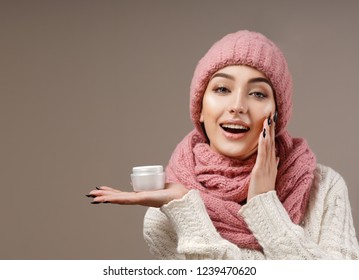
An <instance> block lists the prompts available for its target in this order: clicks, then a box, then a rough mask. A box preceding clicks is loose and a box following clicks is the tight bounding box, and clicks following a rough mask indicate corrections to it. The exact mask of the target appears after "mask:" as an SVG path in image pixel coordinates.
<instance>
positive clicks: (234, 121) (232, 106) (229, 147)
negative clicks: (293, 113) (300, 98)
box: [200, 65, 275, 159]
mask: <svg viewBox="0 0 359 280" xmlns="http://www.w3.org/2000/svg"><path fill="white" fill-rule="evenodd" d="M274 113H275V99H274V92H273V90H272V87H271V86H270V82H269V80H268V79H267V78H266V77H265V76H264V75H263V73H262V72H260V71H258V70H256V69H253V68H251V67H248V66H244V65H236V66H227V67H225V68H222V69H220V70H219V71H217V72H216V73H214V74H213V76H212V77H211V79H210V81H209V83H208V86H207V89H206V91H205V93H204V96H203V102H202V111H201V117H200V121H201V122H202V123H203V124H204V127H205V130H206V133H207V136H208V138H209V142H210V147H211V149H213V150H214V151H216V152H218V153H220V154H222V155H225V156H228V157H231V158H237V159H246V158H248V157H249V156H250V155H252V154H253V153H254V152H255V151H256V150H257V146H258V137H259V134H260V133H261V132H262V130H263V122H264V120H266V119H268V117H269V116H271V118H273V115H274Z"/></svg>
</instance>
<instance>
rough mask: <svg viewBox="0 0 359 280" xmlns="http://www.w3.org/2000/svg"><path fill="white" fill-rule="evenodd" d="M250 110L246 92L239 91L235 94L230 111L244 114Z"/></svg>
mask: <svg viewBox="0 0 359 280" xmlns="http://www.w3.org/2000/svg"><path fill="white" fill-rule="evenodd" d="M247 111H248V104H247V100H246V96H245V94H243V92H238V93H236V94H234V95H233V98H232V100H231V103H230V106H229V112H230V113H232V114H244V113H247Z"/></svg>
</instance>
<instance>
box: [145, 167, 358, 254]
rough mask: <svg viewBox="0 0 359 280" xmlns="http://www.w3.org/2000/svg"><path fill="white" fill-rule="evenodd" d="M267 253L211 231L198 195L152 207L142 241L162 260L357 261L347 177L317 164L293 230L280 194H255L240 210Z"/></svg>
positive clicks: (195, 192)
mask: <svg viewBox="0 0 359 280" xmlns="http://www.w3.org/2000/svg"><path fill="white" fill-rule="evenodd" d="M238 215H242V216H243V217H244V219H245V221H246V223H247V224H248V226H249V228H250V230H251V231H252V232H253V234H254V236H255V237H256V238H257V240H258V242H259V243H260V245H261V246H262V248H263V251H256V250H249V249H243V248H239V247H237V246H236V245H235V244H233V243H230V242H229V241H227V240H225V239H223V238H222V237H221V236H220V235H219V233H218V232H217V231H216V229H215V227H214V226H213V224H212V222H211V220H210V218H209V216H208V214H207V211H206V209H205V206H204V204H203V202H202V199H201V197H200V195H199V192H198V191H196V190H191V191H190V192H188V194H186V195H185V196H184V197H183V198H182V199H180V200H174V201H171V202H170V203H168V204H166V205H164V206H162V207H161V208H160V209H158V208H149V209H148V211H147V213H146V216H145V220H144V238H145V240H146V242H147V244H148V245H149V247H150V251H151V253H152V254H153V255H154V256H156V257H157V258H160V259H359V247H358V241H357V238H356V235H355V230H354V226H353V219H352V214H351V209H350V204H349V199H348V192H347V187H346V184H345V182H344V180H343V178H342V177H341V176H340V175H339V174H338V173H337V172H335V171H334V170H333V169H331V168H329V167H325V166H323V165H318V167H317V169H316V171H315V179H314V182H313V187H312V190H311V194H310V201H309V205H308V209H307V211H306V215H305V218H304V221H303V223H302V224H301V225H295V224H293V223H292V221H291V220H290V218H289V216H288V214H287V212H286V210H285V209H284V207H283V206H282V204H281V202H280V201H279V199H278V197H277V195H276V192H275V191H270V192H268V193H265V194H261V195H257V196H255V197H254V198H252V199H251V200H250V201H249V202H248V203H247V204H246V205H245V206H243V207H242V208H241V210H240V211H239V213H238Z"/></svg>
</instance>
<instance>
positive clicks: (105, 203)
mask: <svg viewBox="0 0 359 280" xmlns="http://www.w3.org/2000/svg"><path fill="white" fill-rule="evenodd" d="M102 203H105V204H107V203H111V202H109V201H105V202H102Z"/></svg>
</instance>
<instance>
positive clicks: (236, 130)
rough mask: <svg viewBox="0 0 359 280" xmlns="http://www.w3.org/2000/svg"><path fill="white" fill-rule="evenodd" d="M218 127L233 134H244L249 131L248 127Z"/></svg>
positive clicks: (236, 125)
mask: <svg viewBox="0 0 359 280" xmlns="http://www.w3.org/2000/svg"><path fill="white" fill-rule="evenodd" d="M220 126H221V128H222V129H223V130H224V131H226V132H229V133H233V134H240V133H246V132H248V131H249V127H245V126H243V125H240V124H221V125H220Z"/></svg>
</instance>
